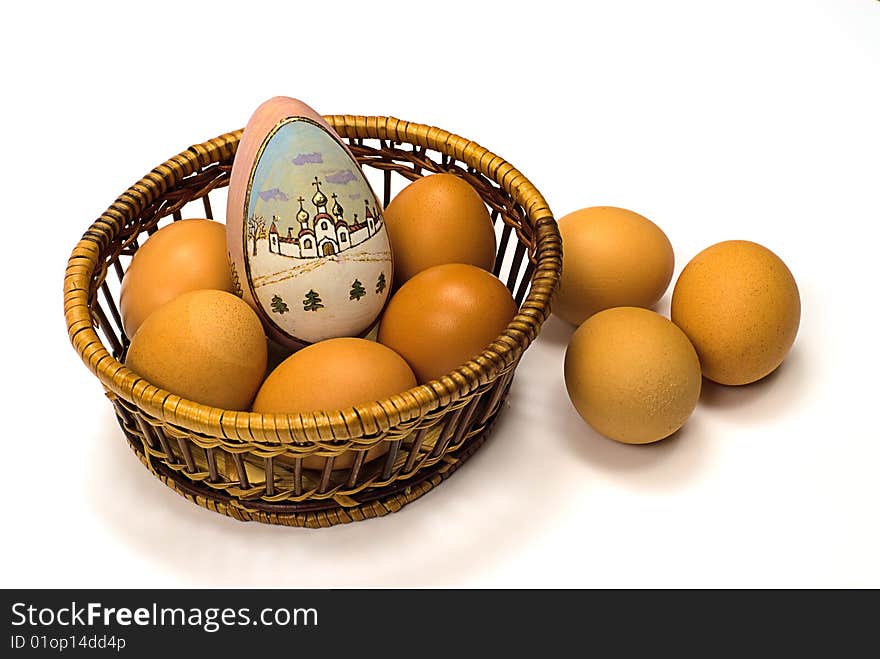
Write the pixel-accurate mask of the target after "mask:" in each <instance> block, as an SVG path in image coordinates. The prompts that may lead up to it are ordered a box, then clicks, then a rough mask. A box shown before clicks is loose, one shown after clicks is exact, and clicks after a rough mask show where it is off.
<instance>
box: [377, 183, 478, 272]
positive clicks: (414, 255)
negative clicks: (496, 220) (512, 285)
mask: <svg viewBox="0 0 880 659" xmlns="http://www.w3.org/2000/svg"><path fill="white" fill-rule="evenodd" d="M385 225H386V226H387V228H388V236H389V238H390V239H391V252H392V255H393V257H394V281H395V282H396V285H397V286H400V285H401V284H403V283H404V282H406V281H408V280H409V279H411V278H412V277H413V276H414V275H416V274H417V273H419V272H421V271H422V270H426V269H427V268H430V267H431V266H435V265H441V264H443V263H469V264H470V265H474V266H477V267H478V268H483V269H484V270H490V271H491V270H492V265H493V264H494V262H495V230H494V228H493V227H492V219H491V217H490V216H489V211H487V210H486V205H485V204H484V203H483V200H482V198H481V197H480V195H479V194H477V192H476V190H474V189H473V188H472V187H471V186H470V185H469V184H468V183H467V182H466V181H464V180H463V179H461V178H459V177H457V176H454V175H452V174H433V175H431V176H425V177H424V178H420V179H416V180H415V181H414V182H412V183H410V184H409V185H408V186H407V187H405V188H404V189H403V190H401V192H400V194H398V195H397V196H396V197H395V198H394V199H393V200H392V201H391V203H390V204H389V205H388V208H386V209H385Z"/></svg>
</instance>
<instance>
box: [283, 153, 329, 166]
mask: <svg viewBox="0 0 880 659" xmlns="http://www.w3.org/2000/svg"><path fill="white" fill-rule="evenodd" d="M290 162H292V163H293V164H294V165H297V166H301V165H306V164H312V165H320V164H321V163H323V162H324V156H323V155H321V154H320V153H318V152H317V151H315V152H314V153H299V154H297V156H296V158H293V159H291V161H290Z"/></svg>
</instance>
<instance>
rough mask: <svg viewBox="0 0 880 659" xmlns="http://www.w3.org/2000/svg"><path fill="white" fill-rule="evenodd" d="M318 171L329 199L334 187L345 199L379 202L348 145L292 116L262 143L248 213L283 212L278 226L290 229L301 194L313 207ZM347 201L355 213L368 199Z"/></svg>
mask: <svg viewBox="0 0 880 659" xmlns="http://www.w3.org/2000/svg"><path fill="white" fill-rule="evenodd" d="M315 176H317V177H318V179H319V180H320V181H321V191H322V192H323V193H324V194H325V195H327V197H328V199H329V198H330V195H331V194H333V193H334V192H335V193H336V194H337V195H339V198H340V199H347V200H351V199H359V200H360V199H370V200H371V201H370V205H371V206H373V205H374V202H373V199H374V197H373V195H372V192H371V191H370V189H369V186H368V184H367V183H366V180H365V179H364V178H363V174H362V173H361V172H360V170H359V168H358V167H357V165H356V164H355V163H354V162H353V161H352V160H351V158H350V157H349V155H348V153H346V151H345V149H343V148H342V146H341V145H340V144H338V143H337V142H336V141H335V140H334V139H333V138H332V137H331V136H330V135H328V134H327V133H326V132H325V131H324V130H322V129H321V128H319V127H318V126H316V125H315V124H312V123H311V122H308V121H291V122H289V123H286V124H284V125H283V126H281V128H279V129H278V130H277V131H276V132H275V134H274V135H273V136H272V138H271V140H269V143H268V144H267V145H266V147H265V148H264V149H263V153H262V155H261V156H260V160H259V162H258V163H257V166H256V171H255V172H254V179H253V185H252V187H251V190H252V194H251V197H250V199H249V201H248V217H250V216H252V215H261V216H263V217H264V218H266V221H267V223H268V221H269V220H271V218H272V216H273V215H278V216H280V217H281V219H282V223H281V226H280V227H279V229H280V230H282V232H283V231H286V229H287V227H288V226H294V224H295V222H294V220H293V216H294V214H295V213H296V211H297V210H299V204H298V203H297V201H296V200H297V197H299V196H300V195H301V196H302V197H304V198H305V208H306V210H308V211H309V213H313V212H314V206H312V202H311V200H312V195H313V194H314V193H315V187H314V186H313V185H312V183H313V182H314V180H315ZM331 203H332V202H331ZM328 206H329V205H328ZM343 206H345V207H346V213H345V214H346V217H347V218H348V219H350V218H351V217H352V214H351V212H350V210H349V207H351V208H353V209H354V212H358V213H360V212H361V207H362V206H363V202H361V203H358V204H356V205H355V206H356V207H355V206H352V202H351V201H348V203H347V204H343ZM328 210H329V208H328ZM294 228H296V227H294Z"/></svg>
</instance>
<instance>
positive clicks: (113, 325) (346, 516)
mask: <svg viewBox="0 0 880 659" xmlns="http://www.w3.org/2000/svg"><path fill="white" fill-rule="evenodd" d="M326 119H327V121H328V122H329V124H330V125H331V126H332V127H333V128H334V129H335V130H336V132H337V133H338V134H339V135H340V136H341V137H342V138H343V139H344V140H345V141H346V142H347V144H348V146H349V148H350V149H351V151H352V153H353V154H354V155H355V157H356V158H357V160H358V162H359V164H360V165H361V166H362V167H363V168H364V171H365V173H366V174H367V177H368V179H369V180H370V181H371V183H372V184H373V187H374V189H375V190H377V192H378V191H381V195H382V197H383V199H382V201H383V204H384V205H386V206H387V205H388V203H389V201H390V199H391V198H392V197H393V196H394V194H395V193H396V192H397V191H399V190H400V189H401V188H402V187H403V186H404V185H406V184H407V183H408V182H409V181H412V180H415V179H417V178H419V177H421V176H424V175H426V174H430V173H436V172H450V173H454V174H455V175H457V176H460V177H462V178H464V179H465V180H466V181H467V182H468V183H469V184H470V185H471V186H473V188H474V189H475V190H477V192H478V193H479V194H480V196H481V197H482V199H483V201H484V202H485V203H486V205H487V207H488V209H489V211H490V213H491V216H492V219H493V222H494V223H495V228H496V236H497V244H498V253H497V257H496V260H495V270H494V274H496V275H497V276H498V277H499V278H500V280H501V281H502V282H503V283H504V284H505V285H506V286H507V288H508V289H509V290H510V292H511V293H512V295H513V297H514V300H515V302H516V304H517V306H518V311H517V314H516V315H515V316H514V318H513V320H512V321H511V322H510V324H509V325H508V326H507V328H506V329H505V330H504V331H503V332H502V333H501V335H499V336H498V337H497V338H496V340H495V341H494V342H492V343H491V344H490V345H489V346H487V347H486V349H485V350H483V352H481V353H480V354H479V355H474V357H473V358H472V359H471V360H469V361H467V362H466V363H464V364H462V365H461V366H459V367H458V368H456V369H454V370H453V371H452V372H450V373H447V374H446V375H444V376H442V377H440V378H438V379H436V380H433V381H431V382H428V383H427V384H424V385H420V386H417V387H415V388H413V389H410V390H409V391H406V392H400V393H399V394H397V395H395V396H392V397H390V398H388V399H385V400H380V401H375V402H371V403H366V404H362V405H357V406H355V407H352V408H348V409H343V410H325V411H318V412H315V413H310V414H298V415H284V414H256V413H252V412H239V411H229V410H222V409H218V408H212V407H208V406H205V405H201V404H199V403H196V402H193V401H190V400H186V399H183V398H180V397H179V396H176V395H174V394H173V393H170V392H168V391H163V390H162V389H160V388H158V387H156V386H154V385H152V384H151V383H149V382H147V381H145V380H144V379H142V378H140V377H139V376H138V375H137V374H135V373H134V372H132V371H131V370H129V369H128V368H126V367H125V365H124V364H123V363H122V362H123V360H124V354H125V351H126V348H127V346H128V342H129V339H128V337H126V336H125V333H124V331H123V330H122V322H121V319H120V314H119V310H118V309H119V306H118V299H119V298H118V295H119V285H120V281H121V279H122V277H123V275H124V273H125V268H126V267H127V265H128V263H129V262H130V260H131V256H132V255H133V254H134V252H135V251H136V250H137V247H138V245H139V244H143V241H144V239H145V238H146V237H147V236H148V235H150V234H152V233H154V232H155V231H156V230H157V229H158V228H159V227H161V226H164V225H165V224H167V223H168V222H171V221H175V220H179V219H181V218H184V217H199V216H201V217H208V218H213V217H214V212H213V209H215V208H218V209H219V208H223V207H224V206H225V204H224V202H223V199H222V197H223V193H224V192H225V190H223V188H224V187H225V186H226V185H228V183H229V177H230V171H231V168H232V161H233V158H234V155H235V150H236V147H237V146H238V142H239V139H240V137H241V131H236V132H233V133H228V134H225V135H222V136H220V137H217V138H214V139H212V140H209V141H207V142H204V143H202V144H197V145H194V146H192V147H190V148H189V149H187V150H186V151H183V152H182V153H180V154H178V155H176V156H174V157H173V158H171V159H169V160H168V161H166V162H165V163H163V164H161V165H159V166H158V167H156V168H154V169H153V170H152V171H150V172H149V173H148V174H147V175H146V176H144V177H143V178H142V179H141V180H140V181H138V182H137V183H135V184H133V185H132V186H131V187H130V188H129V189H128V190H126V191H125V192H124V193H123V194H122V195H121V196H120V197H119V198H118V199H117V200H116V201H115V202H114V203H113V204H112V205H111V206H110V207H109V208H108V209H107V210H106V211H105V212H104V213H103V214H102V215H101V217H100V218H98V219H97V220H96V221H95V222H94V223H93V224H92V225H91V226H90V227H88V229H87V230H86V232H85V234H84V235H83V238H82V240H80V242H79V243H78V244H77V245H76V247H75V248H74V250H73V253H72V254H71V257H70V260H69V261H68V266H67V270H66V273H65V280H64V310H65V318H66V321H67V328H68V334H69V337H70V340H71V343H72V344H73V346H74V348H75V350H76V351H77V352H78V353H79V355H80V357H81V358H82V360H83V362H84V363H85V364H86V366H87V367H88V368H89V369H90V370H91V371H92V372H93V373H94V374H95V375H96V376H97V377H98V378H99V380H100V381H101V383H102V385H103V387H104V389H105V391H106V394H107V397H108V398H109V399H110V401H111V403H112V405H113V407H114V410H115V413H116V416H117V418H118V421H119V424H120V426H121V428H122V431H123V433H124V434H125V436H126V438H127V440H128V442H129V444H130V446H131V448H132V449H133V450H134V452H135V453H136V454H137V455H138V457H139V458H140V459H141V461H142V462H143V464H144V465H145V466H146V467H147V468H149V469H150V471H151V472H153V473H154V474H155V475H156V476H157V477H158V478H159V479H160V480H162V481H163V482H164V483H165V484H166V485H168V486H169V487H172V488H173V489H174V490H175V491H177V492H178V493H180V494H181V495H183V496H185V497H186V498H187V499H189V500H191V501H193V502H195V503H197V504H199V505H202V506H204V507H206V508H209V509H211V510H214V511H216V512H220V513H223V514H226V515H229V516H232V517H234V518H236V519H239V520H244V521H249V520H255V521H260V522H265V523H274V524H285V525H292V526H308V527H323V526H330V525H333V524H339V523H345V522H350V521H355V520H362V519H366V518H371V517H378V516H381V515H384V514H387V513H388V512H393V511H396V510H398V509H400V508H401V507H402V506H403V505H405V504H406V503H408V502H410V501H412V500H414V499H416V498H418V497H419V496H421V495H422V494H424V493H426V492H428V491H429V490H431V489H432V488H433V487H435V486H436V485H438V484H439V483H440V482H442V481H443V480H444V479H445V478H446V477H447V476H449V475H450V474H451V473H452V472H454V471H455V469H457V468H458V467H459V466H460V465H461V464H462V463H463V462H464V461H465V460H467V458H468V457H470V455H472V454H473V453H474V451H476V450H477V449H478V448H479V447H480V446H481V444H482V443H483V441H484V440H485V438H486V436H487V435H488V433H489V431H490V430H491V427H492V424H493V422H494V421H495V419H496V418H497V416H498V414H499V413H500V412H501V411H502V409H503V403H504V401H505V398H506V395H507V392H508V390H509V388H510V385H511V381H512V379H513V376H514V370H515V368H516V366H517V364H518V362H519V359H520V357H521V356H522V354H523V351H524V350H525V349H526V348H527V347H528V346H529V344H530V343H531V341H533V340H534V339H535V337H536V336H537V334H538V332H539V330H540V328H541V324H542V323H543V322H544V320H545V319H546V318H547V316H548V315H549V313H550V308H549V307H550V299H551V296H552V294H553V291H554V289H555V287H556V285H557V282H558V280H559V275H560V270H561V264H562V252H561V242H560V238H559V233H558V231H557V228H556V223H555V221H554V219H553V216H552V213H551V212H550V210H549V208H548V207H547V204H546V202H545V201H544V199H543V197H542V196H541V194H540V193H539V192H538V190H537V189H535V187H534V186H533V185H532V184H531V183H530V182H529V181H528V179H526V178H525V177H524V176H523V175H522V174H521V173H520V172H519V171H518V170H517V169H516V168H514V167H513V166H512V165H511V164H509V163H508V162H506V161H505V160H503V159H502V158H500V157H499V156H496V155H494V154H493V153H491V152H489V151H488V150H486V149H484V148H483V147H481V146H479V145H478V144H476V143H474V142H471V141H469V140H467V139H464V138H462V137H458V136H456V135H453V134H451V133H449V132H447V131H444V130H441V129H439V128H434V127H430V126H426V125H422V124H415V123H411V122H407V121H401V120H398V119H394V118H390V117H364V116H351V115H334V116H328V117H326ZM218 219H220V220H222V219H223V218H222V217H218ZM380 443H386V444H387V446H388V450H387V452H386V453H385V455H384V456H383V457H382V458H381V459H376V460H373V461H371V462H365V461H364V459H363V457H364V456H365V455H366V454H367V452H369V451H370V450H371V449H375V448H376V447H377V446H379V445H380ZM349 450H354V451H356V452H357V455H356V457H355V459H354V460H353V461H352V464H351V466H350V467H348V468H346V469H334V468H333V460H332V458H335V457H336V456H339V455H341V454H343V453H345V452H347V451H349ZM310 456H316V457H322V458H331V459H327V460H325V461H324V468H323V469H322V470H311V469H306V468H304V467H303V461H304V459H305V458H307V457H310Z"/></svg>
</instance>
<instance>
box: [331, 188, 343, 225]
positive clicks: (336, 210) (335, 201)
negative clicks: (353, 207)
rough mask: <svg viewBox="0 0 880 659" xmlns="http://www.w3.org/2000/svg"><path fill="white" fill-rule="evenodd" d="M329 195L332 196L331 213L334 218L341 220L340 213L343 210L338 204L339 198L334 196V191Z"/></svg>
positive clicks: (341, 213)
mask: <svg viewBox="0 0 880 659" xmlns="http://www.w3.org/2000/svg"><path fill="white" fill-rule="evenodd" d="M330 196H331V197H333V208H332V213H333V215H335V216H336V219H339V220H341V219H342V215H343V213H344V212H345V211H343V209H342V206H340V205H339V200H338V199H337V198H336V193H335V192H334V193H333V194H332V195H330Z"/></svg>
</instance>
